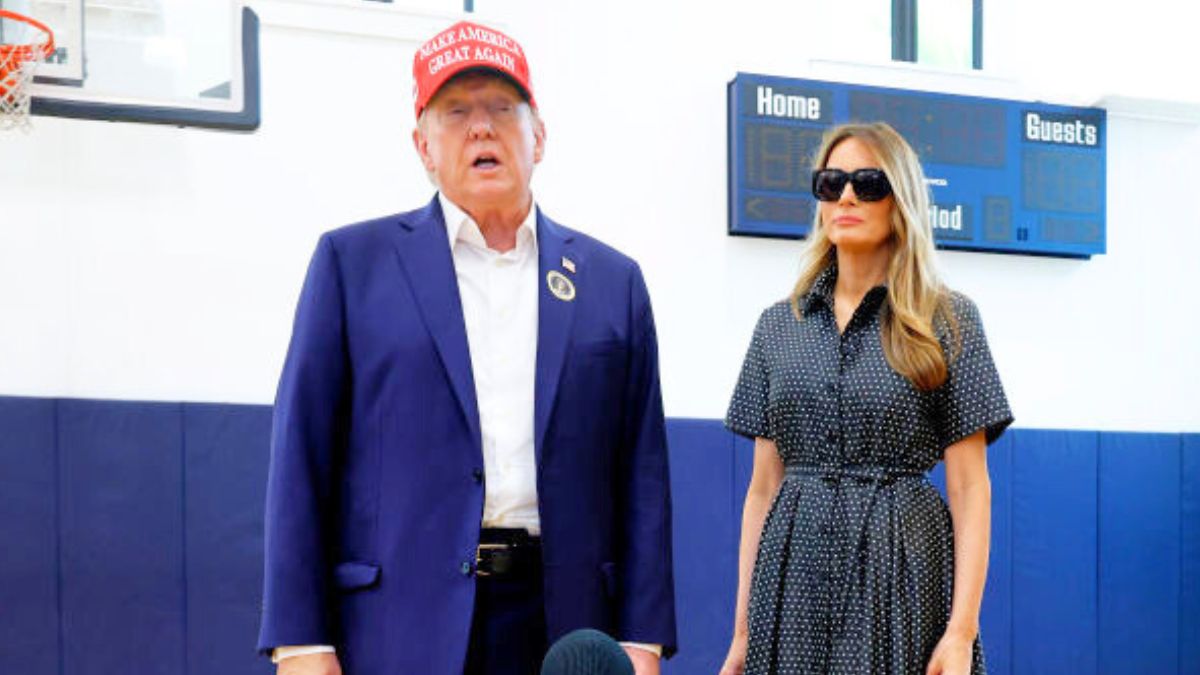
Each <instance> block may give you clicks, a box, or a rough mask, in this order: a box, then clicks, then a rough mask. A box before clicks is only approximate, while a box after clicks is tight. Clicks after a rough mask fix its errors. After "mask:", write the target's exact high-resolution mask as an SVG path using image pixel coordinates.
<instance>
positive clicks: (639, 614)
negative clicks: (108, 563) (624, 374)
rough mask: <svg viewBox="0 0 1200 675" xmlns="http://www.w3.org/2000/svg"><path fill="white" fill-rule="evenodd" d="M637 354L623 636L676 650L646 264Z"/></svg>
mask: <svg viewBox="0 0 1200 675" xmlns="http://www.w3.org/2000/svg"><path fill="white" fill-rule="evenodd" d="M630 300H631V302H630V316H631V321H632V330H631V333H630V335H631V352H630V368H629V375H628V381H627V383H626V391H625V406H626V407H625V411H626V413H625V425H626V428H625V452H624V459H625V461H624V462H623V463H622V470H623V472H624V475H623V476H622V481H623V485H624V486H625V492H624V495H623V496H624V504H623V508H624V522H623V523H622V525H623V527H624V535H625V536H624V550H623V552H622V555H621V558H620V563H619V574H620V576H619V578H620V579H621V580H622V583H620V584H619V588H620V591H619V593H620V597H619V598H618V622H617V632H618V636H617V637H618V639H620V640H625V641H634V642H643V643H651V644H660V645H662V646H663V655H664V656H670V655H671V654H673V653H674V652H675V650H676V636H675V590H674V588H675V584H674V579H673V574H672V562H671V548H672V539H671V479H670V473H669V470H668V464H667V434H666V425H665V422H664V419H663V404H662V391H661V389H660V387H659V375H658V341H657V338H656V336H655V330H654V314H653V312H652V311H651V308H650V297H649V294H648V293H647V291H646V284H645V282H644V281H643V279H642V273H641V270H640V269H638V268H637V267H636V266H634V268H633V274H632V279H631V282H630Z"/></svg>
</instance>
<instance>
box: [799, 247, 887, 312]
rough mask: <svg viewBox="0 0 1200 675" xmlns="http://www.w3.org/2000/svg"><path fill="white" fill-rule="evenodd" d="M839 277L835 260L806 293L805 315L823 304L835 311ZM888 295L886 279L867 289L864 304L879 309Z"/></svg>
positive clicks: (868, 307) (869, 307)
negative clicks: (834, 299) (834, 298)
mask: <svg viewBox="0 0 1200 675" xmlns="http://www.w3.org/2000/svg"><path fill="white" fill-rule="evenodd" d="M837 278H838V268H837V261H836V260H833V261H830V263H829V264H828V265H827V266H826V267H825V269H824V270H822V271H821V273H820V274H818V275H817V278H816V280H815V281H813V283H812V286H810V287H809V289H808V292H807V293H805V294H804V299H803V303H802V309H803V313H804V315H805V316H808V315H809V314H812V313H813V312H814V311H816V309H817V307H818V306H819V305H821V304H824V305H825V306H826V307H828V308H829V310H830V311H833V288H834V286H836V285H837ZM886 297H887V282H886V281H885V282H884V283H881V284H879V285H878V286H875V287H874V288H872V289H871V290H869V291H867V294H866V296H864V297H863V300H862V306H863V307H864V308H866V309H870V310H874V309H877V308H878V307H879V305H881V304H882V303H883V300H884V298H886Z"/></svg>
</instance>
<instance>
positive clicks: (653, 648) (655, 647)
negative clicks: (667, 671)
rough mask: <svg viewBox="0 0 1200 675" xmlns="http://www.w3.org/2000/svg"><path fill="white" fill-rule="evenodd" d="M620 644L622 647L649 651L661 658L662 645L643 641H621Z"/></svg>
mask: <svg viewBox="0 0 1200 675" xmlns="http://www.w3.org/2000/svg"><path fill="white" fill-rule="evenodd" d="M621 646H622V647H633V648H635V649H644V650H646V651H648V652H650V653H651V654H653V655H655V656H657V657H658V658H660V659H661V658H662V645H651V644H646V643H645V642H622V643H621Z"/></svg>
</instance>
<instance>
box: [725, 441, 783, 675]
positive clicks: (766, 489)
mask: <svg viewBox="0 0 1200 675" xmlns="http://www.w3.org/2000/svg"><path fill="white" fill-rule="evenodd" d="M781 483H783V460H781V459H780V458H779V451H778V449H776V447H775V441H772V440H768V439H766V438H756V439H755V440H754V473H753V475H752V476H751V478H750V489H749V491H747V492H746V503H745V506H744V507H743V509H742V541H741V546H740V547H739V549H738V592H737V609H736V611H735V613H734V620H733V643H732V645H731V646H730V648H729V655H728V656H727V657H726V659H725V665H724V666H723V667H722V668H721V675H740V674H741V673H742V672H744V669H745V664H746V641H747V639H748V638H749V635H750V624H749V618H748V614H749V607H750V576H751V574H752V573H753V571H754V560H755V557H756V556H757V555H758V540H759V538H760V537H761V536H762V528H763V521H765V520H766V518H767V512H768V511H769V510H770V509H771V502H772V500H774V499H775V493H776V492H778V491H779V485H780V484H781Z"/></svg>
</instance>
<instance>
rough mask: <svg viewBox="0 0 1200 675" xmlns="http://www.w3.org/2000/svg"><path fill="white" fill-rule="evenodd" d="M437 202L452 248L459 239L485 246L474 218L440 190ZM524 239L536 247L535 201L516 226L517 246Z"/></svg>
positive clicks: (466, 242)
mask: <svg viewBox="0 0 1200 675" xmlns="http://www.w3.org/2000/svg"><path fill="white" fill-rule="evenodd" d="M438 202H439V203H440V204H441V205H442V218H443V219H444V220H445V221H446V237H447V239H448V241H449V242H450V248H451V249H452V250H453V248H454V245H455V244H456V243H458V242H460V241H461V242H463V243H465V244H471V245H472V246H476V247H478V248H487V241H485V240H484V238H483V231H481V230H480V229H479V224H478V223H476V222H475V219H474V218H472V217H471V216H470V215H469V214H468V213H467V212H466V211H463V210H462V209H461V208H459V207H458V205H457V204H455V203H454V202H452V201H450V199H449V198H447V197H446V195H445V194H443V193H442V192H441V191H439V192H438ZM526 240H528V241H529V243H530V244H532V245H533V246H534V247H535V248H536V246H537V204H536V203H532V204H530V206H529V213H527V214H526V215H525V220H523V221H521V225H520V226H519V227H518V228H517V248H520V247H521V246H522V245H524V242H525V241H526Z"/></svg>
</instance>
